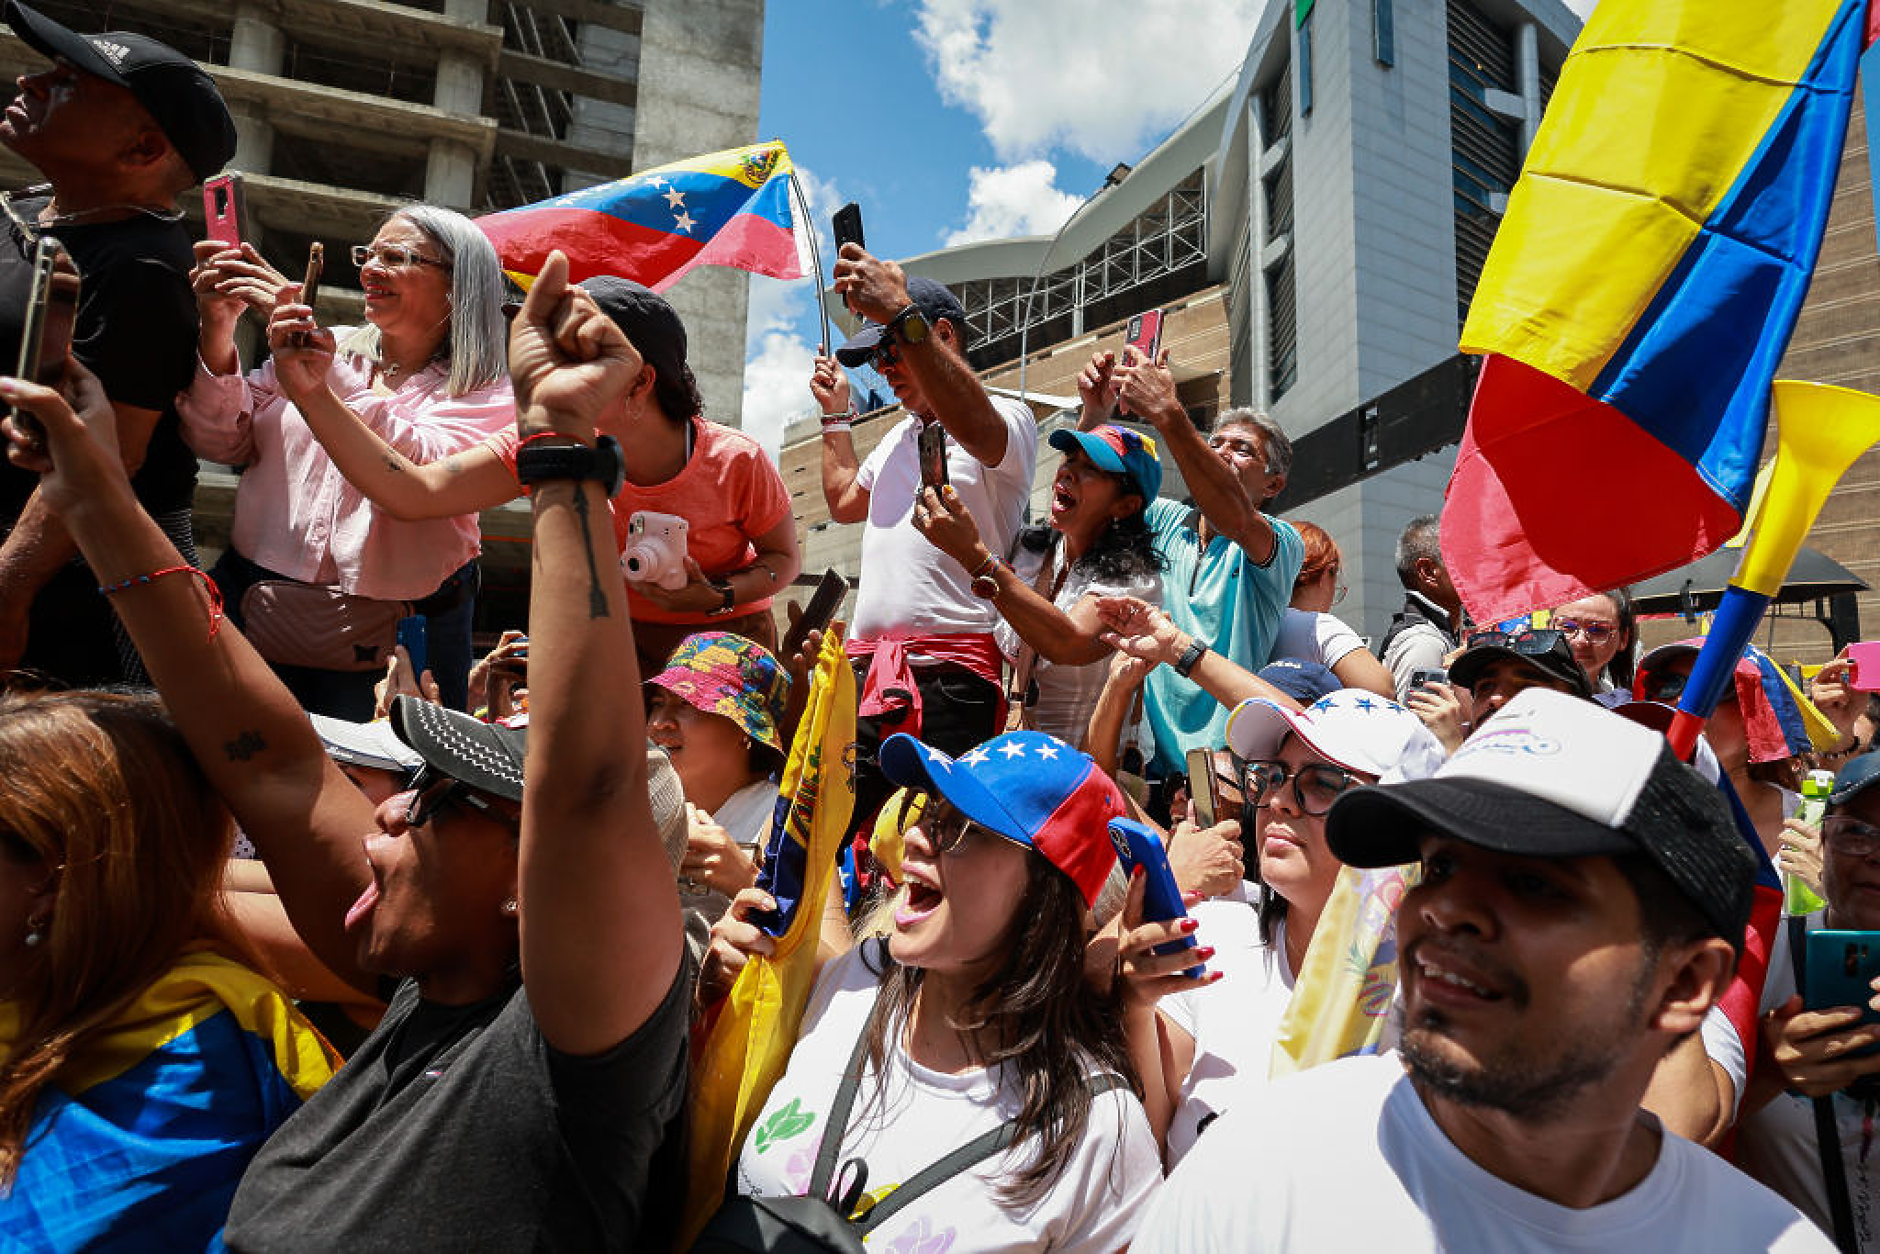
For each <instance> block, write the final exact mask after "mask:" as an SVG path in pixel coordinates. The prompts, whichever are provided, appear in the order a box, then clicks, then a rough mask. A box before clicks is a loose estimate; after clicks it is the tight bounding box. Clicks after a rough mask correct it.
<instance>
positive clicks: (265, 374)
mask: <svg viewBox="0 0 1880 1254" xmlns="http://www.w3.org/2000/svg"><path fill="white" fill-rule="evenodd" d="M353 259H354V261H355V262H356V263H358V265H359V278H360V285H361V287H362V288H363V289H364V291H365V325H364V326H360V327H355V328H335V329H333V330H323V329H321V328H320V327H318V326H317V325H316V324H315V323H314V321H313V311H312V309H310V308H309V307H308V306H306V305H303V304H299V303H297V297H298V296H299V294H300V289H299V285H298V284H289V283H285V282H283V281H282V280H281V278H280V276H279V275H278V274H276V273H275V272H274V271H272V270H271V269H269V268H268V267H267V266H266V265H265V264H264V263H262V262H261V260H260V257H259V255H258V254H256V253H255V252H254V251H253V249H252V248H248V247H244V248H243V249H241V250H235V249H225V248H222V247H221V246H220V245H217V244H214V243H213V242H211V241H204V242H203V243H202V244H199V245H197V262H198V264H197V266H196V269H195V271H194V272H193V273H192V275H191V281H192V283H193V285H194V287H195V290H196V298H197V306H198V309H199V310H200V312H201V317H202V330H201V337H200V351H201V362H200V364H199V367H198V369H197V373H196V379H195V381H194V382H193V383H192V384H191V385H190V387H189V390H188V391H186V392H185V393H183V395H182V396H181V397H180V398H179V401H178V406H177V408H178V411H179V412H180V413H181V415H182V418H183V433H184V437H185V438H186V439H187V440H188V442H189V444H190V447H191V448H193V449H194V450H195V452H196V454H197V455H198V456H200V457H206V458H208V459H210V460H211V461H218V462H223V463H226V464H229V465H234V466H239V467H241V468H242V469H243V474H242V478H241V486H240V487H239V488H238V489H237V491H236V496H235V517H234V524H233V527H232V529H231V535H230V543H229V546H228V548H227V550H226V551H225V552H224V553H223V555H222V559H221V560H220V561H219V562H217V563H216V566H215V569H214V570H213V571H212V572H211V573H212V574H213V575H214V577H215V580H216V583H217V584H218V585H219V586H220V587H221V589H222V593H223V597H224V600H225V602H226V603H227V606H228V612H229V617H230V618H231V619H232V620H233V621H234V622H236V623H237V624H239V625H240V626H241V628H242V629H243V631H245V632H246V633H247V635H248V637H249V639H250V641H251V642H252V643H254V645H255V646H256V648H257V649H258V650H259V651H260V652H261V654H262V655H263V656H264V657H266V658H267V659H268V661H269V662H270V663H271V664H272V665H273V666H274V668H275V670H276V672H277V673H278V674H279V675H280V676H281V678H282V679H283V680H284V681H285V682H286V683H287V685H288V687H289V688H290V689H292V690H293V692H294V695H295V696H296V697H297V698H298V699H299V700H300V701H301V703H302V704H303V705H305V706H306V707H307V708H308V709H309V710H313V711H315V712H317V713H321V714H327V715H330V716H333V717H336V718H349V719H353V720H356V721H363V720H365V719H368V718H370V717H371V715H372V708H373V695H372V685H373V681H374V680H375V679H376V678H377V677H378V672H379V671H380V670H381V669H382V668H383V667H384V665H385V661H386V659H387V658H388V657H389V656H390V655H391V651H392V648H393V644H394V638H395V634H396V630H397V624H398V620H399V619H400V618H402V617H404V616H405V615H406V614H409V613H411V612H413V609H414V607H415V608H416V609H417V610H418V611H419V612H423V613H426V614H431V615H441V614H445V613H448V612H450V611H451V610H454V609H458V608H459V607H461V606H463V605H465V604H466V603H467V602H468V601H469V600H470V599H472V598H474V596H475V594H476V581H477V575H476V564H475V559H476V556H477V553H478V552H479V550H480V548H481V543H480V541H481V537H480V535H479V533H478V529H477V518H476V515H475V514H474V513H465V514H461V515H457V516H454V517H447V518H437V519H432V520H428V521H422V522H406V521H400V520H399V519H397V518H396V517H394V516H392V515H391V514H389V513H387V512H385V511H383V510H381V509H379V508H378V507H377V506H375V505H374V504H373V503H372V502H371V501H370V500H368V499H367V498H366V497H365V495H364V494H363V493H361V492H360V491H359V490H358V489H357V488H355V487H353V485H352V484H351V483H349V482H348V481H347V479H346V477H345V476H344V475H343V474H341V473H340V471H339V469H338V467H337V466H335V465H334V463H333V460H332V458H331V456H330V455H329V454H328V453H327V451H326V448H325V447H324V442H325V441H327V440H328V439H330V438H332V437H333V436H334V434H335V433H340V432H344V431H346V430H349V429H351V428H354V427H356V426H359V425H363V426H365V427H367V428H369V429H370V430H372V431H373V432H375V433H376V434H377V435H378V436H379V437H380V438H381V439H383V440H384V441H385V442H386V444H388V445H390V446H391V447H392V448H395V449H397V450H398V451H399V452H401V453H403V454H405V455H406V456H408V457H410V458H412V459H413V460H415V461H422V462H429V461H437V460H440V459H443V458H447V457H450V456H451V455H453V454H456V453H460V452H462V451H464V450H466V449H469V448H472V447H474V446H476V445H477V444H480V443H482V442H483V441H484V440H486V439H488V438H489V437H490V436H491V435H492V434H494V433H495V432H497V431H498V430H500V429H502V428H504V427H506V426H509V425H510V424H512V423H513V422H514V421H515V405H514V400H513V398H512V395H511V392H510V387H509V379H508V371H507V364H506V356H505V350H504V344H505V327H504V324H503V316H502V308H501V302H502V267H501V264H500V263H499V262H498V261H497V258H496V251H495V249H494V248H492V247H491V246H490V243H489V241H488V240H487V239H486V238H485V237H484V235H483V233H482V232H481V231H479V230H478V229H477V228H476V226H475V225H474V224H472V223H471V222H470V220H469V219H468V218H465V217H464V216H463V215H462V214H459V213H455V212H453V211H451V210H449V209H442V208H439V207H437V206H435V205H410V206H407V207H405V208H402V209H400V210H398V211H397V212H396V213H394V214H392V215H391V216H390V217H389V218H387V219H386V220H385V223H384V224H383V225H382V226H381V227H380V228H379V231H378V234H377V235H376V236H374V237H373V240H372V242H371V243H370V244H368V245H364V246H360V247H356V248H354V249H353ZM250 306H252V307H254V308H256V309H257V310H258V311H259V312H261V313H263V314H265V315H267V316H268V317H269V322H268V341H269V345H270V346H271V348H272V349H273V353H274V356H273V358H272V360H270V361H269V362H268V363H267V364H265V365H263V366H262V367H261V368H260V369H258V370H254V371H251V372H249V373H248V374H247V375H245V376H244V375H243V374H242V372H241V362H240V359H239V357H238V355H237V353H236V349H235V338H234V332H235V324H236V322H237V321H238V320H239V319H240V317H241V313H242V310H243V309H245V308H248V307H250ZM467 629H468V618H467V615H465V616H464V632H465V635H466V636H467ZM464 645H465V649H464V662H465V664H466V665H465V669H466V670H467V663H468V641H467V639H466V640H465V641H464ZM450 695H451V694H449V693H447V694H446V696H447V698H448V697H449V696H450ZM461 703H462V699H461V695H459V697H458V700H457V704H461Z"/></svg>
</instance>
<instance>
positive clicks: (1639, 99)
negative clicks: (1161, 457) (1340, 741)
mask: <svg viewBox="0 0 1880 1254" xmlns="http://www.w3.org/2000/svg"><path fill="white" fill-rule="evenodd" d="M1866 10H1867V0H1783V3H1781V4H1774V5H1767V4H1755V5H1750V4H1718V3H1716V2H1715V0H1604V3H1602V4H1600V5H1599V7H1598V8H1597V9H1595V10H1594V11H1593V15H1592V16H1591V17H1590V18H1589V19H1588V20H1587V23H1586V27H1585V29H1584V30H1583V31H1582V32H1581V34H1580V38H1579V39H1578V40H1577V41H1576V42H1575V44H1574V47H1573V51H1572V53H1571V54H1570V55H1569V56H1568V58H1567V62H1566V65H1565V66H1564V67H1563V69H1562V71H1561V75H1560V80H1559V84H1558V86H1557V88H1556V90H1555V92H1554V95H1553V99H1552V102H1551V103H1550V104H1549V105H1548V108H1547V113H1546V116H1545V118H1544V119H1543V120H1542V123H1541V127H1540V131H1539V133H1538V134H1537V135H1536V137H1535V141H1534V146H1533V149H1532V150H1531V151H1530V152H1529V153H1528V156H1527V162H1526V165H1525V166H1524V168H1523V170H1522V173H1521V178H1520V180H1519V182H1517V183H1516V185H1515V188H1514V191H1513V192H1512V194H1511V195H1510V198H1509V204H1508V211H1507V214H1506V216H1505V217H1504V218H1503V220H1502V224H1501V228H1500V230H1499V231H1498V232H1497V233H1496V236H1495V244H1494V247H1493V248H1492V249H1491V251H1490V253H1489V257H1488V262H1487V264H1486V266H1485V267H1484V268H1483V271H1482V277H1481V281H1480V283H1479V284H1478V286H1477V288H1476V293H1475V298H1474V301H1473V302H1472V304H1471V306H1470V309H1469V316H1468V321H1467V323H1466V324H1465V325H1464V327H1463V330H1462V344H1461V346H1462V350H1463V351H1464V352H1467V353H1480V354H1484V355H1486V358H1487V359H1486V361H1485V362H1484V363H1483V366H1482V373H1481V377H1480V378H1479V380H1478V381H1477V384H1476V390H1475V397H1474V401H1473V403H1472V405H1471V406H1470V411H1469V425H1468V429H1467V431H1466V432H1465V434H1464V436H1463V441H1462V448H1461V451H1460V453H1459V454H1458V456H1457V459H1456V469H1455V473H1454V475H1453V476H1452V477H1451V479H1450V481H1449V491H1448V498H1447V503H1446V506H1445V509H1444V513H1443V528H1442V542H1443V553H1444V556H1445V558H1446V560H1447V563H1448V566H1449V569H1450V573H1451V575H1452V577H1453V578H1454V579H1455V583H1456V587H1457V589H1458V590H1459V591H1460V592H1461V594H1462V599H1463V602H1464V604H1465V605H1467V606H1468V608H1469V610H1470V612H1471V613H1472V614H1473V616H1474V617H1475V618H1476V619H1477V620H1478V621H1489V620H1493V619H1498V618H1503V617H1506V616H1507V615H1509V614H1510V613H1513V612H1516V611H1519V610H1523V609H1526V608H1528V607H1530V606H1533V605H1537V604H1539V605H1557V604H1560V603H1561V602H1564V601H1570V600H1573V599H1575V598H1577V597H1579V596H1582V595H1585V594H1587V593H1589V592H1593V591H1599V590H1603V589H1606V588H1611V587H1615V586H1617V585H1620V584H1623V583H1627V582H1630V581H1632V580H1634V579H1639V578H1644V577H1647V576H1650V575H1653V574H1657V573H1659V572H1662V571H1665V570H1670V569H1672V568H1674V567H1677V566H1680V565H1683V564H1684V563H1687V562H1690V561H1692V560H1694V559H1696V558H1698V557H1701V556H1703V555H1704V554H1706V553H1709V552H1711V551H1713V550H1714V549H1716V548H1717V547H1718V546H1720V545H1721V544H1723V542H1724V541H1725V540H1727V539H1728V538H1729V537H1730V536H1731V535H1732V534H1733V533H1734V532H1736V530H1737V529H1738V527H1739V526H1740V525H1741V524H1742V521H1743V514H1744V509H1745V507H1746V506H1747V505H1748V502H1749V495H1750V486H1751V482H1752V480H1753V479H1754V476H1755V473H1756V463H1757V461H1758V460H1759V457H1760V454H1761V451H1762V444H1763V432H1764V429H1765V427H1766V425H1767V420H1768V410H1769V385H1770V383H1771V381H1772V380H1773V377H1774V373H1775V368H1776V364H1777V362H1778V361H1779V360H1780V358H1781V356H1782V352H1783V349H1784V346H1785V345H1786V344H1787V343H1788V338H1789V334H1790V332H1791V331H1792V330H1793V328H1794V325H1795V318H1796V315H1797V313H1798V312H1799V310H1800V308H1801V303H1802V298H1803V296H1804V295H1805V294H1806V292H1807V289H1808V282H1809V278H1810V276H1811V274H1812V272H1813V269H1814V264H1815V257H1816V255H1817V253H1818V252H1819V250H1820V245H1821V236H1822V231H1823V228H1824V225H1825V223H1826V220H1827V215H1828V206H1829V202H1830V199H1831V197H1832V194H1833V190H1834V183H1835V179H1836V175H1837V173H1838V171H1839V168H1840V160H1841V148H1842V142H1843V140H1844V138H1845V135H1846V131H1847V120H1848V112H1849V106H1850V103H1851V100H1852V93H1853V86H1854V74H1855V67H1856V65H1857V62H1858V58H1859V55H1860V52H1861V48H1862V46H1863V40H1864V38H1865V36H1866V22H1865V18H1866V16H1867V13H1866ZM1589 488H1597V490H1598V496H1599V499H1600V500H1601V501H1602V502H1605V503H1606V512H1605V514H1604V515H1602V517H1603V518H1604V519H1605V520H1606V521H1608V522H1610V521H1611V520H1612V519H1614V518H1618V517H1620V516H1623V519H1624V526H1623V528H1621V529H1620V531H1621V532H1622V533H1623V535H1624V537H1625V542H1624V543H1614V542H1613V536H1614V535H1615V534H1619V533H1616V532H1615V531H1614V529H1613V528H1612V527H1610V526H1594V525H1588V519H1587V517H1586V515H1585V510H1584V504H1585V501H1586V499H1587V498H1586V495H1585V494H1586V492H1587V491H1588V489H1589Z"/></svg>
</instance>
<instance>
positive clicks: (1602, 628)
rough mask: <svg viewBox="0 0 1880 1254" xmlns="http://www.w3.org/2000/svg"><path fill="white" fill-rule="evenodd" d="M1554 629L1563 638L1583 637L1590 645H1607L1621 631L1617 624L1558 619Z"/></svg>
mask: <svg viewBox="0 0 1880 1254" xmlns="http://www.w3.org/2000/svg"><path fill="white" fill-rule="evenodd" d="M1553 628H1554V630H1555V631H1557V632H1559V633H1560V634H1561V635H1563V636H1568V637H1572V636H1582V637H1584V638H1585V639H1586V641H1587V642H1588V643H1590V644H1605V643H1606V641H1608V640H1610V639H1612V633H1613V632H1615V631H1618V630H1619V626H1618V624H1617V623H1584V622H1581V621H1580V620H1579V619H1577V618H1556V619H1554V620H1553Z"/></svg>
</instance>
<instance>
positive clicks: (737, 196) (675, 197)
mask: <svg viewBox="0 0 1880 1254" xmlns="http://www.w3.org/2000/svg"><path fill="white" fill-rule="evenodd" d="M791 169H792V167H791V165H790V154H789V152H788V151H786V150H785V149H784V146H783V144H782V143H780V142H778V141H775V140H772V141H770V142H768V143H763V144H754V145H752V146H751V147H749V148H733V149H730V150H728V151H725V152H714V153H707V154H706V155H705V156H702V157H693V158H691V159H689V160H686V161H678V162H674V163H673V164H671V165H663V166H660V167H658V168H657V169H652V170H642V171H640V172H639V173H638V174H635V175H633V176H632V177H630V178H624V179H620V180H617V181H616V182H612V183H602V184H601V185H599V186H598V187H588V188H583V189H582V190H580V191H577V192H569V193H567V194H566V195H562V196H557V197H555V198H554V199H553V200H543V201H538V202H536V203H535V204H533V205H523V206H522V207H521V208H519V209H507V210H504V211H503V212H502V213H494V214H490V215H488V216H486V217H481V218H478V219H477V220H476V223H477V225H478V226H480V227H482V228H483V233H484V234H485V235H487V236H489V238H490V243H492V244H494V245H495V246H496V254H497V256H499V257H501V258H502V261H503V269H505V270H507V271H508V272H509V273H510V275H511V277H513V278H514V279H515V280H516V281H517V282H519V283H521V284H522V285H523V286H524V287H525V288H526V287H527V286H528V285H529V283H530V282H532V281H533V280H534V278H535V276H536V275H537V274H539V273H541V269H542V263H543V262H544V261H547V260H548V254H549V253H550V251H552V250H554V249H557V248H559V249H561V251H562V252H564V253H566V254H567V256H568V279H569V281H570V282H576V283H578V282H580V281H581V280H582V279H587V278H592V277H593V276H595V275H597V274H608V275H613V276H615V277H617V278H623V279H632V280H633V281H634V282H636V283H643V284H645V285H646V286H647V287H650V288H654V289H656V290H659V291H664V290H665V289H666V288H669V287H671V286H672V285H673V284H674V283H677V282H678V281H679V278H680V276H682V275H684V274H685V273H686V272H687V271H688V270H690V269H692V268H693V267H694V266H731V267H734V268H736V269H739V270H749V271H751V272H752V273H754V274H768V275H771V276H773V277H775V278H779V279H794V278H800V277H801V276H802V275H803V273H804V270H803V263H802V260H801V254H800V253H799V250H798V247H797V227H796V218H795V215H794V214H793V213H792V212H791V210H790V172H791Z"/></svg>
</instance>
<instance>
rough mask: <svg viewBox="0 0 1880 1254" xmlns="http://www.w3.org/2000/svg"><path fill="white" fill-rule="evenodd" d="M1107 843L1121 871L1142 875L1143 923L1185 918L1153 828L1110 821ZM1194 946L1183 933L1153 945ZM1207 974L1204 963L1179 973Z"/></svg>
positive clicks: (1169, 948)
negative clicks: (1140, 871)
mask: <svg viewBox="0 0 1880 1254" xmlns="http://www.w3.org/2000/svg"><path fill="white" fill-rule="evenodd" d="M1110 843H1111V844H1112V845H1114V846H1115V847H1116V856H1117V857H1119V858H1121V859H1122V860H1123V872H1124V874H1127V875H1133V874H1135V871H1136V868H1137V867H1141V868H1142V870H1143V878H1144V879H1145V880H1146V881H1147V882H1146V883H1145V884H1144V885H1143V894H1142V919H1143V922H1145V923H1166V922H1168V921H1169V920H1171V919H1185V918H1187V917H1188V908H1187V907H1186V906H1184V905H1182V890H1181V888H1180V887H1179V886H1178V885H1177V884H1176V883H1175V872H1173V871H1171V870H1170V869H1169V865H1168V850H1167V849H1165V848H1163V846H1162V838H1161V837H1160V836H1158V835H1156V832H1155V829H1154V828H1152V827H1149V826H1147V825H1145V824H1142V823H1138V822H1136V821H1135V820H1134V819H1111V820H1110ZM1193 948H1195V938H1194V937H1193V936H1184V937H1182V938H1181V939H1180V940H1175V941H1169V942H1167V943H1166V944H1162V945H1157V946H1156V947H1155V951H1154V952H1156V953H1158V954H1173V953H1179V952H1180V951H1182V950H1184V949H1193ZM1207 973H1208V968H1207V966H1206V964H1200V965H1196V966H1192V967H1189V968H1188V969H1187V970H1185V971H1183V972H1182V974H1183V975H1185V976H1187V977H1188V978H1189V979H1193V980H1198V979H1200V978H1201V977H1202V976H1204V975H1206V974H1207Z"/></svg>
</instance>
